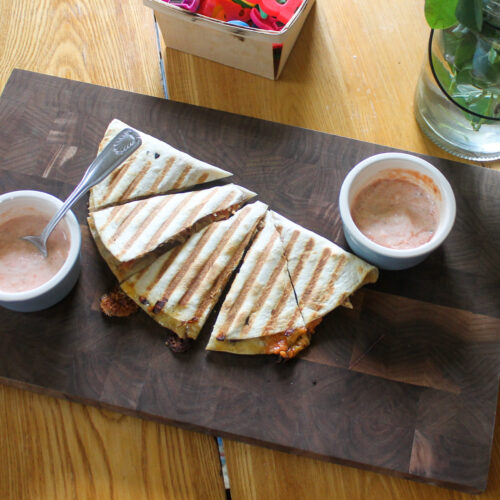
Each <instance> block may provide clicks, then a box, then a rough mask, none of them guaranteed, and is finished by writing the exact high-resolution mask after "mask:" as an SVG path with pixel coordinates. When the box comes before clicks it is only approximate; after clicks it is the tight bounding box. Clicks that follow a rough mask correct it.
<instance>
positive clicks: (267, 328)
mask: <svg viewBox="0 0 500 500" xmlns="http://www.w3.org/2000/svg"><path fill="white" fill-rule="evenodd" d="M308 344H309V333H308V332H307V328H306V325H305V323H304V320H303V318H302V315H301V313H300V310H299V308H298V306H297V302H296V300H295V296H294V293H293V287H292V283H291V282H290V277H289V275H288V271H287V264H286V260H285V256H284V253H283V247H282V244H281V240H280V236H279V233H278V232H277V230H276V228H275V226H274V223H273V220H272V216H271V213H270V212H267V213H266V218H265V220H264V227H263V228H262V230H261V231H260V232H259V233H258V235H257V237H256V238H255V240H254V242H253V243H252V245H251V247H250V248H249V250H248V252H247V254H246V256H245V258H244V260H243V264H242V266H241V268H240V270H239V272H238V274H237V275H236V278H235V280H234V282H233V284H232V286H231V289H230V290H229V293H228V295H227V297H226V300H225V301H224V303H223V305H222V308H221V311H220V313H219V316H218V318H217V321H216V323H215V325H214V328H213V331H212V334H211V338H210V341H209V343H208V345H207V349H208V350H212V351H227V352H232V353H237V354H278V355H280V356H282V357H283V358H290V357H293V356H294V355H295V354H297V352H299V351H300V350H301V349H303V348H304V347H306V346H307V345H308Z"/></svg>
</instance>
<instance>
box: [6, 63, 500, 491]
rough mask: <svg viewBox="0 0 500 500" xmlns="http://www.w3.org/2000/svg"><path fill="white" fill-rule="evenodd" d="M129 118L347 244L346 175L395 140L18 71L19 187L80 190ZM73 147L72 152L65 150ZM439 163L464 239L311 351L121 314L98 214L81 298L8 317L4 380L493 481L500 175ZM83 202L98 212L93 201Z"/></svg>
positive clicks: (359, 305) (335, 325) (350, 460)
mask: <svg viewBox="0 0 500 500" xmlns="http://www.w3.org/2000/svg"><path fill="white" fill-rule="evenodd" d="M73 103H77V104H76V105H74V104H73ZM6 117H8V120H5V122H4V119H5V118H6ZM38 117H43V120H41V119H37V120H35V118H38ZM114 117H118V118H119V119H121V120H123V121H125V122H126V123H129V124H131V125H133V126H135V127H137V128H139V129H141V130H144V131H145V132H147V133H153V131H154V132H155V134H156V135H157V136H159V137H161V138H162V139H165V140H166V141H167V142H169V143H170V144H172V145H173V146H174V147H178V148H181V149H183V150H185V151H187V152H189V153H191V154H193V155H194V156H196V157H199V158H200V159H202V160H205V161H208V162H210V163H214V164H217V165H219V166H221V167H222V168H224V169H227V170H231V171H232V172H234V173H235V178H234V181H235V182H236V183H239V184H241V185H243V186H246V187H248V188H250V189H252V190H254V191H256V192H257V193H259V195H260V199H262V201H264V202H266V203H268V204H270V205H271V207H272V208H273V209H275V210H277V211H278V212H280V213H282V214H283V215H285V216H287V217H290V218H292V219H293V220H295V221H297V222H299V223H300V224H302V225H304V226H305V227H308V228H310V229H312V230H313V231H315V232H317V233H319V234H322V235H324V236H326V237H328V238H329V239H331V240H332V241H336V242H338V243H339V244H341V245H343V246H345V240H344V239H343V235H342V230H341V225H340V219H339V214H338V208H337V204H336V202H335V200H336V198H337V196H338V191H339V188H340V184H341V182H342V179H343V178H344V177H345V175H346V173H347V171H348V170H349V169H350V168H351V166H352V165H354V164H356V163H357V162H359V161H360V160H361V159H363V158H365V157H367V156H370V155H371V154H374V153H377V152H381V151H384V150H387V148H381V147H379V146H376V145H372V144H368V143H363V142H359V141H353V140H351V139H346V138H341V137H336V136H330V135H327V134H320V133H317V132H312V131H308V130H304V129H298V128H294V127H289V126H284V125H279V124H275V123H271V122H264V121H260V120H255V119H251V118H245V117H241V116H238V115H231V114H227V113H222V112H218V111H212V110H208V109H204V108H199V107H194V106H188V105H184V104H180V103H174V102H169V101H164V100H159V99H155V98H151V97H146V96H140V95H135V94H130V93H124V92H120V91H114V90H109V89H104V88H100V87H96V86H92V85H87V84H82V83H74V82H70V81H68V80H61V79H56V78H52V77H47V76H43V75H37V74H33V73H27V72H19V71H16V72H15V73H14V74H13V75H12V77H11V79H10V80H9V82H8V84H7V86H6V88H5V91H4V94H3V96H2V99H1V101H0V119H1V120H2V123H5V127H4V134H3V137H2V139H1V141H0V151H1V152H2V163H1V165H0V166H1V168H2V169H3V172H2V175H1V177H0V183H1V189H2V191H10V190H13V189H15V188H16V187H19V186H23V187H25V188H33V187H38V188H40V189H43V190H47V191H49V192H52V193H53V194H55V195H57V196H59V197H64V196H65V192H67V191H69V185H68V184H66V182H70V183H73V182H75V180H76V179H78V177H79V176H80V175H81V172H82V170H83V168H84V166H85V165H87V164H88V163H89V162H90V161H91V159H92V157H93V156H94V155H95V151H96V148H97V144H98V142H99V139H100V137H102V135H103V134H104V131H105V129H106V127H107V124H108V123H109V121H111V119H112V118H114ZM35 123H36V125H34V124H35ZM174 124H175V126H174ZM200 137H203V141H202V142H200V140H199V139H200ZM27 142H28V143H30V144H36V145H37V147H36V148H33V147H30V148H26V146H25V144H26V143H27ZM255 144H259V148H258V149H255V147H254V145H255ZM207 145H210V146H209V147H207ZM71 148H73V149H72V151H73V152H74V154H73V156H72V158H71V162H69V161H68V158H67V155H65V154H63V153H62V152H64V151H66V152H67V151H69V150H70V149H71ZM54 151H55V152H56V153H55V154H54ZM432 161H433V163H434V164H435V165H436V166H437V167H438V168H440V169H441V170H442V171H443V173H444V174H445V175H446V176H447V177H448V178H449V179H450V182H451V185H452V187H453V189H454V192H455V196H456V198H457V205H458V213H457V221H456V224H455V229H454V231H453V232H452V234H451V235H450V237H449V238H448V239H447V241H446V242H445V243H444V245H443V246H442V247H441V248H440V249H439V250H438V251H436V252H435V253H434V254H433V255H432V256H430V257H429V258H428V259H427V260H426V261H425V262H424V263H423V264H421V265H419V266H418V267H416V268H414V269H411V270H408V271H406V272H405V273H391V272H385V273H382V275H381V278H380V279H379V282H378V283H377V284H376V285H373V286H370V287H368V288H365V289H363V290H362V291H361V292H359V293H358V294H356V296H355V299H354V305H355V308H354V310H353V311H348V310H343V311H340V310H337V311H335V312H334V313H332V314H330V315H328V316H327V317H326V318H325V319H324V321H323V323H322V324H321V325H320V326H319V327H318V329H317V333H316V335H315V336H314V338H313V345H312V346H311V348H310V349H308V351H306V352H305V353H304V355H303V356H301V357H300V359H297V360H295V361H294V362H291V363H286V364H281V365H277V364H276V361H275V360H274V359H273V358H272V357H270V356H267V357H266V356H255V357H251V356H249V357H245V356H241V357H238V356H234V355H228V354H222V353H206V352H205V350H204V345H205V343H206V340H207V335H208V334H209V330H210V324H211V321H210V320H209V322H208V325H207V326H208V328H205V329H204V330H202V333H201V335H200V338H199V341H198V342H196V343H195V347H194V348H193V349H192V350H191V351H189V352H188V353H185V354H184V355H177V356H176V355H174V354H172V353H171V352H169V351H168V350H167V349H166V348H165V347H164V346H163V341H164V339H165V330H164V329H162V328H161V327H159V326H158V325H157V324H155V323H153V322H152V321H151V320H150V318H148V317H146V316H145V315H143V314H139V315H136V316H134V317H133V318H127V319H125V320H109V319H107V318H105V317H103V315H102V314H101V313H100V311H99V309H98V306H97V303H98V299H99V297H100V295H101V294H102V293H103V292H105V291H107V290H108V289H109V288H110V287H111V286H112V283H113V279H112V278H111V274H110V272H109V271H108V270H107V269H106V267H105V264H104V263H103V262H102V260H101V259H100V258H99V256H98V254H97V252H96V249H95V246H94V245H93V242H92V240H91V238H90V237H89V232H88V229H87V228H86V226H82V233H83V240H84V243H83V253H82V263H83V264H82V266H83V270H84V271H83V272H82V275H81V278H80V280H79V283H78V285H77V287H76V288H75V289H74V291H73V292H72V293H71V294H70V295H69V296H68V298H67V299H65V301H63V302H61V303H60V304H58V305H56V306H55V307H53V308H51V309H49V310H47V311H41V312H39V313H34V314H31V315H19V314H18V313H13V312H9V311H5V310H2V311H1V312H0V318H1V320H2V324H3V325H4V332H3V337H2V341H1V342H2V344H1V347H2V348H1V349H0V352H1V353H3V355H2V354H0V376H1V377H2V378H3V380H4V382H6V383H10V382H11V381H12V383H14V384H15V385H16V386H17V385H19V384H21V385H23V384H24V385H25V386H26V387H28V388H32V387H38V389H39V390H41V391H44V390H46V391H48V393H49V394H59V395H63V396H64V397H67V398H70V399H75V400H77V401H82V402H90V403H93V404H96V405H98V406H100V407H104V408H108V409H117V410H119V411H122V412H125V413H127V414H132V415H134V414H135V415H138V416H143V417H148V418H155V419H158V420H159V421H163V422H166V423H175V424H178V425H181V426H184V427H185V428H188V429H194V430H203V431H205V432H209V433H212V434H215V435H222V436H225V437H237V438H238V439H240V440H244V441H247V442H250V443H256V444H261V445H266V446H270V447H275V448H278V449H280V450H287V451H291V452H294V453H298V454H303V455H306V456H309V457H316V458H322V459H327V460H332V461H338V462H341V463H347V464H356V465H359V466H363V467H368V468H371V469H374V470H379V471H386V472H391V473H394V474H396V475H399V476H404V477H415V478H418V479H419V480H421V481H428V482H432V483H438V484H442V485H446V486H451V487H455V488H458V489H463V490H468V491H480V490H482V489H484V488H485V486H486V481H487V475H488V468H489V458H490V450H491V444H492V439H493V429H494V418H495V410H496V396H497V391H498V368H499V365H500V363H499V360H500V338H499V334H498V332H499V326H500V303H499V297H500V294H499V293H498V291H499V283H498V271H499V269H500V257H499V256H498V254H497V252H496V251H495V249H496V247H497V245H498V242H497V238H496V236H495V232H494V228H495V227H496V224H497V223H498V213H497V212H498V211H497V210H496V205H495V203H494V202H495V200H496V199H497V197H498V196H499V194H500V188H499V185H498V182H497V177H498V176H499V175H500V174H499V173H497V172H494V171H489V170H486V169H481V168H479V167H468V166H465V165H459V164H457V163H453V162H450V161H447V160H439V159H433V160H432ZM47 165H50V169H48V168H47ZM452 173H453V175H452ZM283 179H286V184H284V183H283ZM472 207H473V208H472ZM75 213H76V214H77V215H78V216H79V219H80V220H82V221H83V220H85V213H86V206H85V203H83V202H80V203H79V204H78V206H77V207H76V209H75ZM485 236H488V238H486V237H485ZM213 319H214V315H212V321H213ZM56 324H57V328H54V325H56ZM78 325H81V326H79V327H77V326H78Z"/></svg>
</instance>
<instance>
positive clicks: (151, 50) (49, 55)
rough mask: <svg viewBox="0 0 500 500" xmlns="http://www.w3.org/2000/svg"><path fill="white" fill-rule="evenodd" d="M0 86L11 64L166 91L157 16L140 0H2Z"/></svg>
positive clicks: (149, 91) (111, 84)
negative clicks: (160, 59)
mask: <svg viewBox="0 0 500 500" xmlns="http://www.w3.org/2000/svg"><path fill="white" fill-rule="evenodd" d="M0 47H2V50H1V51H0V88H3V87H4V85H5V83H6V82H7V79H8V78H9V75H10V73H11V71H12V69H13V68H21V69H29V70H31V71H39V72H41V73H46V74H49V75H55V76H61V77H65V78H71V79H75V80H80V81H83V82H89V83H90V82H93V83H96V84H99V85H105V86H108V87H114V88H119V89H123V90H131V91H134V92H140V93H143V94H150V95H158V96H160V95H163V92H162V84H161V75H160V72H159V67H158V49H157V44H156V38H155V31H154V19H153V14H152V12H151V10H150V9H146V8H145V7H144V6H143V5H142V3H141V2H140V0H124V1H110V2H108V1H106V2H102V1H100V0H84V1H82V0H75V1H71V2H68V1H67V0H40V1H37V2H31V1H24V0H23V1H19V2H18V1H16V2H13V1H11V0H0Z"/></svg>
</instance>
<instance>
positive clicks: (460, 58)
mask: <svg viewBox="0 0 500 500" xmlns="http://www.w3.org/2000/svg"><path fill="white" fill-rule="evenodd" d="M476 43H477V40H476V37H475V36H474V35H473V34H472V33H471V32H469V33H468V36H466V37H464V38H462V40H460V44H458V46H457V48H456V51H455V59H454V63H455V66H456V68H457V70H461V69H465V68H467V67H469V68H470V67H472V58H473V57H474V53H475V52H476Z"/></svg>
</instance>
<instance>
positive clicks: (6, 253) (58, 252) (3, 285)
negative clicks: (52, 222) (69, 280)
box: [0, 212, 70, 292]
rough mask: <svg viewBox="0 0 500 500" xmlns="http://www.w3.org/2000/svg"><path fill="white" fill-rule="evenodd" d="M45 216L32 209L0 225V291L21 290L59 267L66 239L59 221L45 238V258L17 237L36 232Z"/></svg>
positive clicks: (34, 285) (65, 251)
mask: <svg viewBox="0 0 500 500" xmlns="http://www.w3.org/2000/svg"><path fill="white" fill-rule="evenodd" d="M48 222H49V217H47V216H45V215H43V214H41V213H39V212H33V213H31V214H30V215H20V216H17V217H13V218H10V219H8V220H6V221H4V222H3V223H2V224H0V290H2V291H3V292H24V291H26V290H32V289H33V288H37V287H39V286H40V285H42V284H43V283H45V282H46V281H48V280H49V279H50V278H52V276H54V275H55V274H56V273H57V271H59V269H60V268H61V267H62V265H63V264H64V261H65V260H66V257H67V256H68V252H69V246H70V242H69V239H68V237H67V235H66V232H65V231H64V229H63V227H62V223H59V224H58V225H57V226H56V228H55V229H54V231H53V232H52V234H51V235H50V236H49V239H48V241H47V254H48V255H47V258H45V257H44V256H43V255H42V254H41V252H40V251H39V250H38V249H37V248H36V247H35V246H34V245H33V244H32V243H30V242H29V241H25V240H21V236H28V235H39V234H40V233H41V232H42V230H43V228H44V227H45V226H46V225H47V223H48Z"/></svg>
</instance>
